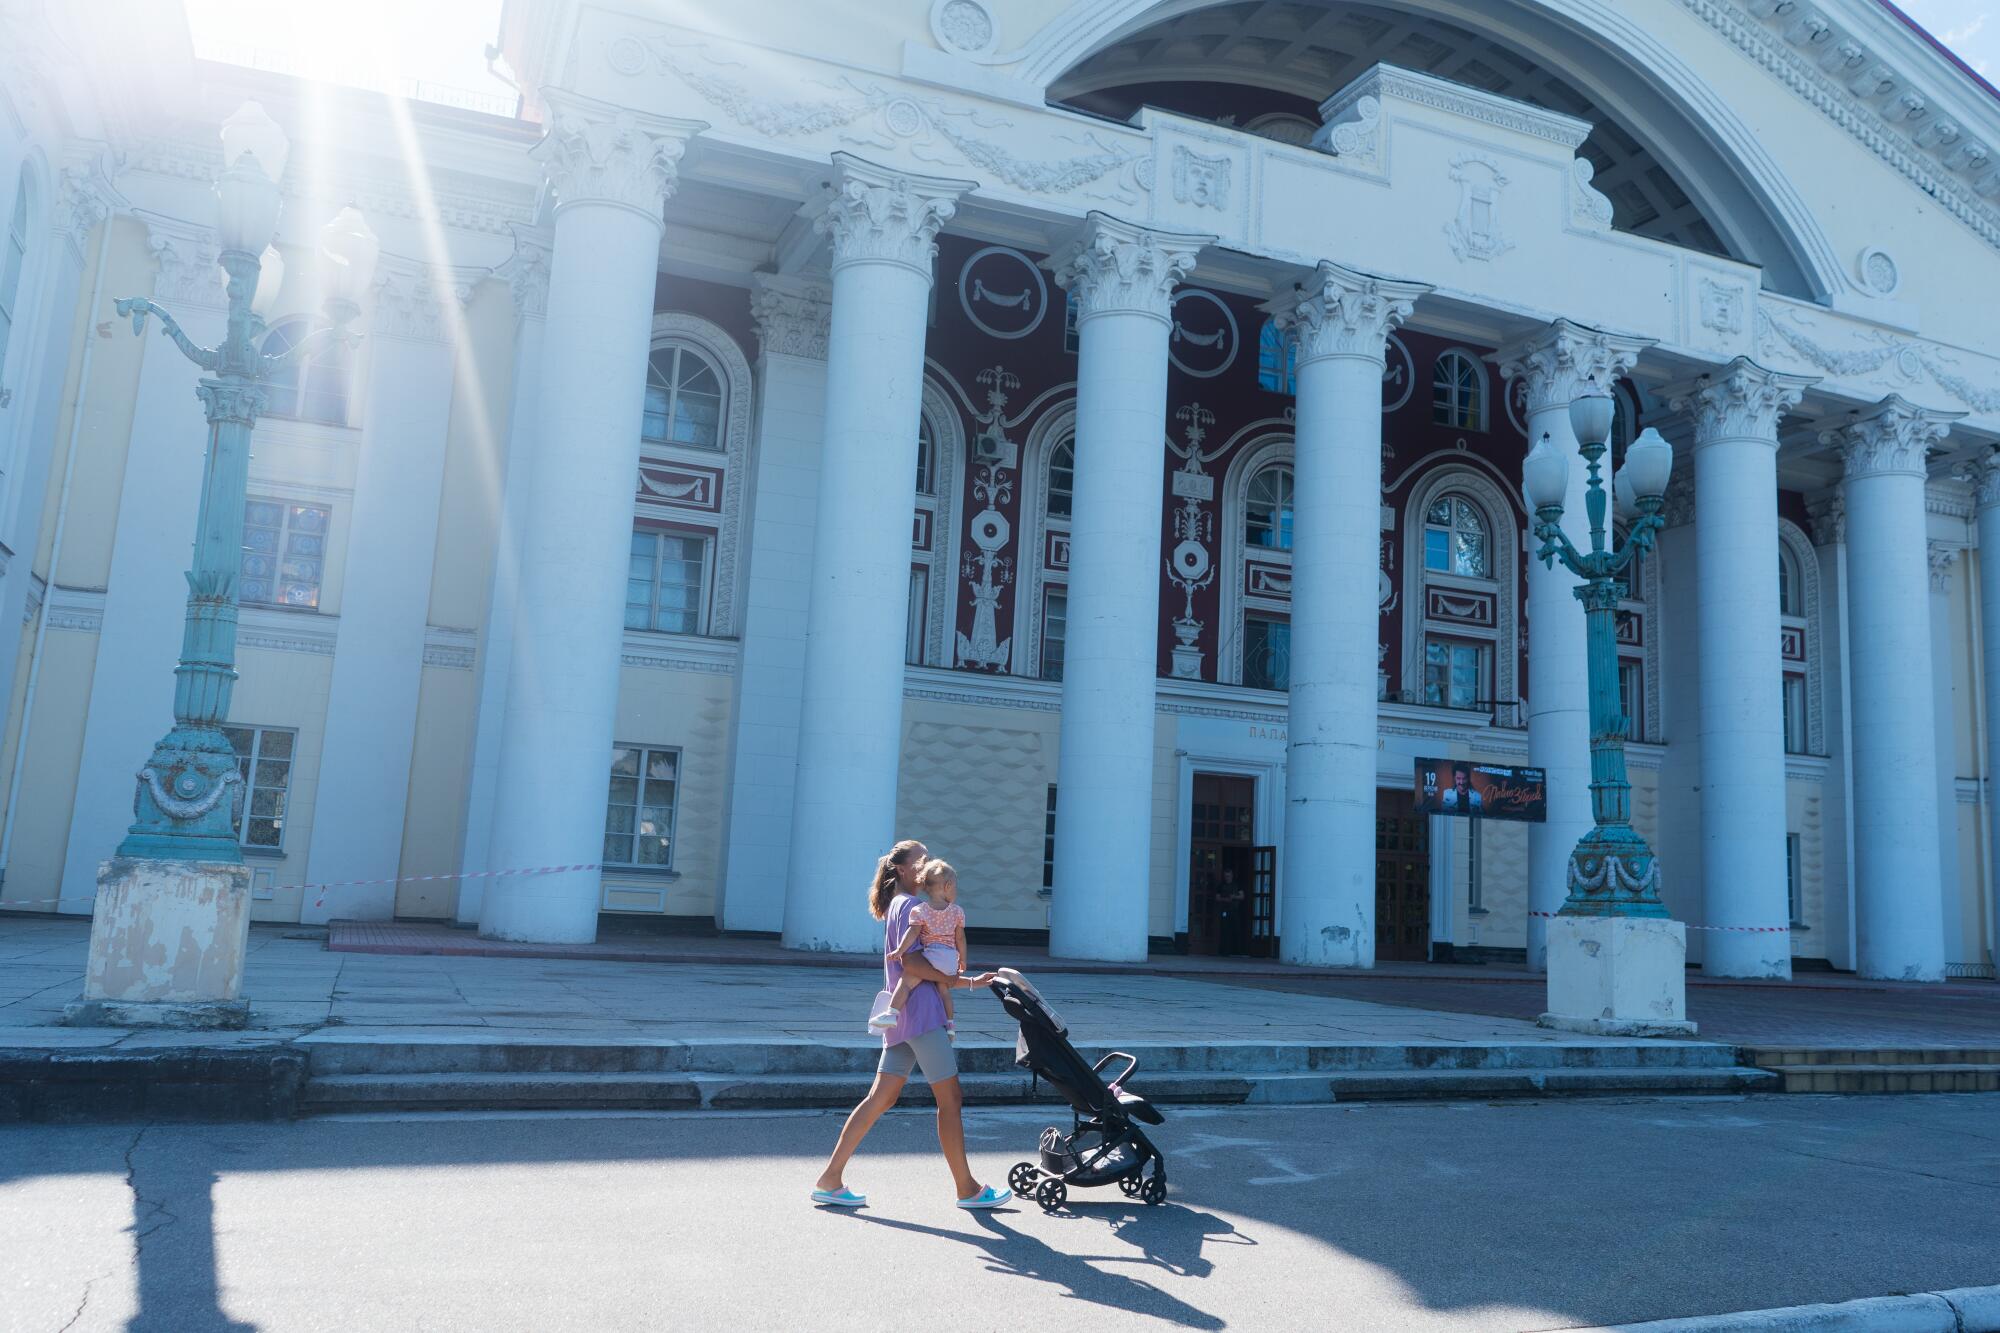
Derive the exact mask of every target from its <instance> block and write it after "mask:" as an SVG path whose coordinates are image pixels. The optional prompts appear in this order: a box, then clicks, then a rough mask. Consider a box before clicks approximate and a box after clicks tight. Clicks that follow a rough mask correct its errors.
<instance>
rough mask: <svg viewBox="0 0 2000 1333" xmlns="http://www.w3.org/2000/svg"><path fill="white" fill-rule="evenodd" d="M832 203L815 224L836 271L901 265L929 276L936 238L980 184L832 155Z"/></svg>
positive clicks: (841, 154) (852, 156)
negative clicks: (828, 246) (846, 267)
mask: <svg viewBox="0 0 2000 1333" xmlns="http://www.w3.org/2000/svg"><path fill="white" fill-rule="evenodd" d="M833 168H834V179H833V181H832V182H831V187H830V188H831V192H832V198H831V199H830V200H829V201H828V203H827V206H826V208H825V209H824V210H823V211H822V212H821V213H820V215H819V216H818V217H817V218H816V219H814V223H813V225H814V226H815V227H816V228H818V230H820V231H821V232H824V233H825V234H826V235H828V236H829V237H831V238H832V241H833V266H834V268H835V269H839V268H840V267H842V266H843V265H846V264H868V263H875V264H902V265H904V266H906V267H909V268H913V269H916V270H917V271H919V272H921V273H922V274H923V275H924V277H925V279H926V280H928V279H929V278H930V276H931V262H932V261H933V260H934V259H936V258H937V234H938V232H939V231H941V230H943V228H944V224H945V223H947V222H949V221H951V219H952V217H953V215H954V214H956V213H957V212H958V197H959V196H960V195H962V194H964V193H965V192H966V191H967V190H970V189H973V188H974V187H975V185H976V182H973V181H961V180H944V179H940V178H937V177H932V176H912V175H909V174H907V173H905V172H900V171H896V170H894V169H893V168H889V167H878V166H876V165H875V164H874V163H872V162H864V161H862V160H861V159H860V158H858V157H855V156H854V155H852V154H851V153H835V154H834V155H833Z"/></svg>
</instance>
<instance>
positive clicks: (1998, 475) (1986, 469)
mask: <svg viewBox="0 0 2000 1333" xmlns="http://www.w3.org/2000/svg"><path fill="white" fill-rule="evenodd" d="M1969 480H1971V481H1972V482H1973V483H1974V484H1975V485H1976V486H1977V487H1978V491H1977V495H1978V502H1979V648H1980V661H1981V662H1982V664H1983V666H1984V677H1983V680H1982V682H1981V684H1982V688H1983V689H1984V691H1985V696H1986V697H1985V705H1986V771H1987V773H1989V774H1992V773H1996V772H2000V450H1995V451H1989V452H1988V453H1986V454H1985V455H1983V456H1982V457H1981V458H1980V459H1979V460H1978V461H1977V462H1976V463H1974V464H1973V465H1972V468H1971V476H1970V477H1969ZM1986 818H1987V820H1988V827H1989V829H1990V833H1989V835H1988V839H1987V846H1988V847H1990V848H1994V849H2000V801H1996V800H1994V798H1993V793H1991V792H1989V793H1988V794H1987V798H1986ZM1985 915H1986V951H1987V958H1988V960H1989V961H2000V865H1996V864H1995V856H1994V855H1993V854H1991V853H1989V855H1988V857H1987V862H1986V913H1985ZM1969 956H1975V957H1976V956H1977V955H1976V953H1973V954H1971V955H1969Z"/></svg>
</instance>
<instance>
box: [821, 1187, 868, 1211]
mask: <svg viewBox="0 0 2000 1333" xmlns="http://www.w3.org/2000/svg"><path fill="white" fill-rule="evenodd" d="M813 1202H814V1203H824V1204H829V1205H831V1206H833V1207H835V1208H865V1207H866V1206H867V1205H868V1196H867V1195H866V1194H856V1193H855V1192H854V1191H853V1190H851V1189H848V1188H847V1187H846V1186H845V1185H843V1186H841V1187H840V1188H839V1189H837V1190H814V1191H813Z"/></svg>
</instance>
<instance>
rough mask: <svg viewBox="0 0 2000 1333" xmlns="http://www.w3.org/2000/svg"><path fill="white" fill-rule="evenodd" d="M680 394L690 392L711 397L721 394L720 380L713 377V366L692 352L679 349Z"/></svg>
mask: <svg viewBox="0 0 2000 1333" xmlns="http://www.w3.org/2000/svg"><path fill="white" fill-rule="evenodd" d="M680 391H681V396H682V397H686V396H687V395H688V394H690V393H699V394H706V395H707V396H709V397H711V398H720V397H721V396H722V381H720V380H718V379H717V378H716V377H715V368H714V367H713V366H711V365H709V364H708V362H706V361H704V360H702V359H701V358H700V357H699V356H697V355H695V354H694V353H693V352H689V351H687V350H685V349H682V351H681V383H680Z"/></svg>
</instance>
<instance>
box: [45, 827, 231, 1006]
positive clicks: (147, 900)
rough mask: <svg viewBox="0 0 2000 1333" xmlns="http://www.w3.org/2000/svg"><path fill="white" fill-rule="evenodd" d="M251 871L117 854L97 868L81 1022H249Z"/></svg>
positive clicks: (221, 864) (226, 865) (228, 865)
mask: <svg viewBox="0 0 2000 1333" xmlns="http://www.w3.org/2000/svg"><path fill="white" fill-rule="evenodd" d="M249 935H250V868H249V867H248V866H246V865H244V864H243V863H242V861H241V860H238V861H236V862H234V863H230V862H226V861H182V860H168V859H164V858H159V857H147V856H114V857H112V858H111V859H110V860H108V861H106V862H104V863H103V865H102V867H101V868H100V869H99V870H98V872H97V904H96V906H95V908H94V909H93V910H92V915H91V923H90V958H89V961H88V962H87V963H86V964H85V966H84V973H83V998H82V999H80V1000H76V1001H74V1002H72V1003H71V1004H70V1005H69V1006H68V1007H67V1008H65V1009H64V1010H63V1022H65V1023H67V1024H70V1025H72V1026H79V1027H121V1028H130V1027H170V1028H240V1027H243V1026H244V1025H245V1024H246V1023H247V1022H248V1021H249V1018H250V1002H249V1001H248V1000H245V999H243V998H242V995H241V992H242V988H243V957H244V952H245V950H246V948H247V946H248V943H249Z"/></svg>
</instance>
